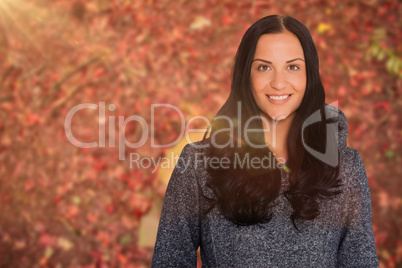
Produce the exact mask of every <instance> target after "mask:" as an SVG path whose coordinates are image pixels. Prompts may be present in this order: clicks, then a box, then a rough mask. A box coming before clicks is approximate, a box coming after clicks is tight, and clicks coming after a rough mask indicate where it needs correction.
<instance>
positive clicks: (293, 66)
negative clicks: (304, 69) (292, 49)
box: [289, 65, 300, 71]
mask: <svg viewBox="0 0 402 268" xmlns="http://www.w3.org/2000/svg"><path fill="white" fill-rule="evenodd" d="M289 69H290V70H292V71H297V70H299V69H300V68H299V66H297V65H290V66H289Z"/></svg>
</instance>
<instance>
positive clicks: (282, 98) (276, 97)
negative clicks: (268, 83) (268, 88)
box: [267, 95, 290, 100]
mask: <svg viewBox="0 0 402 268" xmlns="http://www.w3.org/2000/svg"><path fill="white" fill-rule="evenodd" d="M267 96H268V95H267ZM268 97H269V98H270V99H272V100H284V99H287V98H289V97H290V95H284V96H268Z"/></svg>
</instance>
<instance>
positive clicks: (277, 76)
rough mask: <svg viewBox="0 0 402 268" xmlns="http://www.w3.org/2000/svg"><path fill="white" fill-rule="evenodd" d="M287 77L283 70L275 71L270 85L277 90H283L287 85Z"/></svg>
mask: <svg viewBox="0 0 402 268" xmlns="http://www.w3.org/2000/svg"><path fill="white" fill-rule="evenodd" d="M287 84H288V83H287V81H286V77H285V76H284V74H283V73H281V72H275V73H274V74H273V77H272V80H271V83H270V86H271V87H272V88H274V89H276V90H282V89H284V88H285V87H286V86H287Z"/></svg>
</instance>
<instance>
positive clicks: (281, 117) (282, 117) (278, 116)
mask: <svg viewBox="0 0 402 268" xmlns="http://www.w3.org/2000/svg"><path fill="white" fill-rule="evenodd" d="M288 116H289V115H284V114H269V117H270V118H272V119H273V120H276V121H281V120H285V119H286V118H288Z"/></svg>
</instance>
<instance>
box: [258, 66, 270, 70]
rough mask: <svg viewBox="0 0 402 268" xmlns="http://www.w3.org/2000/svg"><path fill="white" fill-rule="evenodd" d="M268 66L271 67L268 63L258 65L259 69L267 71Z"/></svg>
mask: <svg viewBox="0 0 402 268" xmlns="http://www.w3.org/2000/svg"><path fill="white" fill-rule="evenodd" d="M268 68H269V66H268V65H260V66H258V68H257V69H258V70H259V71H267V70H268Z"/></svg>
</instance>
